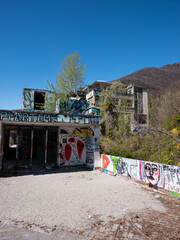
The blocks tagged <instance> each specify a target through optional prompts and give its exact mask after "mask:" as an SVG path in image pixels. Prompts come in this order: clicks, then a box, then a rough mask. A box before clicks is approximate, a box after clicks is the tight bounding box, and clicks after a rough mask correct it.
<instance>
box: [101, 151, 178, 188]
mask: <svg viewBox="0 0 180 240" xmlns="http://www.w3.org/2000/svg"><path fill="white" fill-rule="evenodd" d="M101 168H102V169H103V170H104V171H105V172H111V173H113V174H115V175H122V176H126V177H129V178H132V179H135V180H138V181H142V182H145V183H147V184H149V186H150V187H154V188H162V189H165V190H168V191H175V192H180V167H178V166H170V165H165V164H160V163H153V162H146V161H140V160H135V159H128V158H122V157H115V156H109V155H102V156H101Z"/></svg>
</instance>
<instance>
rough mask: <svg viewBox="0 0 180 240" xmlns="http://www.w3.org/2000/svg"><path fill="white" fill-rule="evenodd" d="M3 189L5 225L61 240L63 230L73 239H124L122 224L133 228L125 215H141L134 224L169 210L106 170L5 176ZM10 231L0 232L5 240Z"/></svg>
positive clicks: (0, 211) (0, 212)
mask: <svg viewBox="0 0 180 240" xmlns="http://www.w3.org/2000/svg"><path fill="white" fill-rule="evenodd" d="M0 189H1V194H0V220H1V225H0V227H1V229H5V228H6V227H8V226H9V227H11V228H13V226H16V227H18V228H19V229H21V231H23V229H24V231H25V230H28V229H31V231H33V232H36V233H37V234H40V233H41V234H46V237H47V239H53V238H51V237H52V234H54V239H56V238H55V236H56V235H57V236H58V231H61V232H62V231H63V232H64V233H66V232H67V233H68V234H73V235H71V237H69V239H78V238H76V237H77V236H76V235H75V234H78V236H79V239H81V238H82V239H116V238H117V239H126V238H119V235H120V236H122V234H120V233H121V230H122V226H124V228H128V225H126V224H125V219H128V218H129V219H132V217H134V216H138V218H137V219H136V220H137V221H136V222H135V223H138V222H139V220H140V219H142V217H140V216H141V215H142V216H143V214H145V213H147V214H148V213H149V214H153V215H154V213H155V212H158V213H160V214H164V215H165V214H166V213H167V210H166V207H164V204H163V203H162V202H161V201H160V199H157V198H155V196H154V192H152V191H147V190H146V189H144V188H143V187H142V186H141V185H137V184H134V183H133V182H131V181H127V180H125V179H123V178H120V177H113V176H109V175H107V174H104V173H97V172H87V171H85V172H72V173H57V174H45V175H36V176H34V175H28V176H20V177H10V178H1V179H0ZM132 213H133V214H134V215H132ZM120 222H121V223H120ZM126 222H127V221H126ZM135 223H133V224H135ZM128 224H130V225H131V223H128ZM139 224H140V223H139ZM120 225H121V227H120ZM136 225H137V224H136ZM140 225H142V224H140ZM132 226H133V225H132ZM133 228H134V227H133ZM117 229H118V230H117ZM140 230H141V229H140ZM21 231H20V230H19V232H21ZM29 231H30V230H29ZM135 231H136V230H135ZM8 234H9V232H8V231H7V232H5V231H4V232H1V231H0V239H6V238H5V237H6V236H7V235H8ZM17 234H18V233H17ZM34 234H35V233H34ZM61 235H62V234H61ZM131 235H132V236H133V232H132V234H131ZM136 235H137V233H136ZM2 236H3V237H4V238H2ZM134 236H135V235H134ZM140 236H141V237H142V236H143V235H142V234H140ZM122 237H123V236H122ZM129 237H130V236H129ZM8 239H11V238H8ZM12 239H13V238H12ZM21 239H28V238H22V237H21ZM29 239H30V238H29ZM34 239H41V237H37V238H34ZM42 239H43V238H42ZM44 239H46V238H45V237H44ZM64 239H66V238H65V237H64ZM67 239H68V238H67ZM129 239H131V238H129ZM133 239H136V238H133ZM138 239H140V238H138ZM142 239H143V238H142ZM161 239H162V238H161Z"/></svg>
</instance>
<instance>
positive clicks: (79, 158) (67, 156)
mask: <svg viewBox="0 0 180 240" xmlns="http://www.w3.org/2000/svg"><path fill="white" fill-rule="evenodd" d="M85 141H86V139H85V137H81V136H78V137H74V135H71V134H60V135H59V159H58V165H60V166H61V165H77V164H83V163H85V162H86V148H85Z"/></svg>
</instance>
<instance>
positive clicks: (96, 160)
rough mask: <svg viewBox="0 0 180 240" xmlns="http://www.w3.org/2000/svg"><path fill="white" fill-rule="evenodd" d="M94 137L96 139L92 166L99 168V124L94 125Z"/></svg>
mask: <svg viewBox="0 0 180 240" xmlns="http://www.w3.org/2000/svg"><path fill="white" fill-rule="evenodd" d="M94 135H95V136H94V137H95V139H96V141H95V149H94V168H100V167H101V156H100V153H99V135H100V131H99V126H94Z"/></svg>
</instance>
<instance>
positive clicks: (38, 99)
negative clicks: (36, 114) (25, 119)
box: [34, 91, 45, 110]
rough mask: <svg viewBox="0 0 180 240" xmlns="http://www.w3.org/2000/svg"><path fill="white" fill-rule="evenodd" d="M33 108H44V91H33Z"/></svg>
mask: <svg viewBox="0 0 180 240" xmlns="http://www.w3.org/2000/svg"><path fill="white" fill-rule="evenodd" d="M34 110H45V92H39V91H35V92H34Z"/></svg>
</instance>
